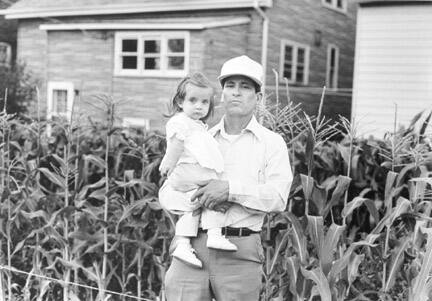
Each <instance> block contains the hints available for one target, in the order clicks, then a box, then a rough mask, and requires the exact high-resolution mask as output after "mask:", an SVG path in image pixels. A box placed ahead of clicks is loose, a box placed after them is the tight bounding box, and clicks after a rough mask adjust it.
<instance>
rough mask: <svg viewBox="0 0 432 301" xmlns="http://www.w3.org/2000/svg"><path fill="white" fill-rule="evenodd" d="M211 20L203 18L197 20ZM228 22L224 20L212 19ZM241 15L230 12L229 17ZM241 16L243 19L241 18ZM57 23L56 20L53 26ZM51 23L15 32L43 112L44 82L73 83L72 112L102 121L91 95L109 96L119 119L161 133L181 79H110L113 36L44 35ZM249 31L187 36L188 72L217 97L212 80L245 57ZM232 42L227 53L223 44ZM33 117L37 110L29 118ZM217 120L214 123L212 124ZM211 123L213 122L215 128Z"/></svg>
mask: <svg viewBox="0 0 432 301" xmlns="http://www.w3.org/2000/svg"><path fill="white" fill-rule="evenodd" d="M207 15H208V16H214V15H215V13H210V12H208V13H201V14H198V15H197V16H199V17H205V16H207ZM217 15H223V16H226V14H220V13H216V16H217ZM236 15H239V12H236V11H233V16H236ZM240 15H243V16H244V13H243V14H240ZM193 16H194V15H193V14H188V15H185V14H178V13H176V14H160V15H157V16H156V15H152V16H150V17H152V18H155V17H157V18H175V17H183V18H184V17H193ZM148 18H149V16H146V15H139V16H138V15H136V16H127V19H125V17H124V16H123V18H119V17H113V18H111V19H110V18H109V17H106V16H105V17H102V18H97V21H99V22H143V21H144V20H148ZM58 21H60V20H57V22H58ZM94 21H95V20H94V19H91V18H88V17H87V18H65V19H64V20H61V21H60V22H66V23H67V22H71V23H74V22H82V23H85V22H94ZM50 22H51V21H49V20H23V21H21V22H20V26H19V44H20V47H19V53H18V56H19V59H20V60H22V61H25V62H26V63H27V65H28V67H29V69H30V70H32V72H33V73H34V74H35V76H37V77H38V78H39V79H40V82H41V86H40V91H41V102H40V103H41V108H42V110H46V107H47V100H46V98H47V96H46V87H47V82H48V81H60V82H62V81H68V82H73V84H74V89H75V90H77V91H78V92H79V96H80V98H79V100H80V103H79V104H78V105H77V106H75V109H76V108H78V109H79V111H81V112H83V113H87V114H88V112H91V115H93V117H94V118H100V116H101V114H98V110H95V109H94V106H92V104H93V105H94V104H97V102H98V101H97V99H96V98H95V97H94V96H95V95H101V94H105V95H111V96H112V97H113V99H115V100H116V101H118V102H119V104H118V106H117V113H118V116H119V117H120V118H122V117H135V118H144V119H148V120H150V126H151V127H152V128H163V126H164V124H165V122H166V120H164V118H163V113H164V112H166V105H167V103H168V102H169V100H170V98H171V97H172V95H173V93H174V91H175V88H176V85H177V83H178V82H179V80H180V78H165V77H164V78H160V77H122V76H114V35H115V32H114V31H101V30H99V31H49V32H46V31H43V30H39V25H40V24H46V23H50ZM247 28H248V25H239V26H232V27H221V28H214V29H209V30H192V31H190V66H189V71H190V72H193V71H204V72H205V74H206V75H207V76H208V77H209V78H210V79H212V80H213V83H214V86H215V87H216V92H217V93H218V94H219V93H220V87H219V85H218V83H217V80H216V77H217V73H218V72H219V69H220V67H221V65H222V63H223V61H224V60H225V59H226V58H229V57H231V54H232V56H234V55H237V54H241V53H244V51H245V46H244V45H245V42H246V39H245V38H242V37H243V32H245V31H247ZM227 40H228V41H231V42H232V43H231V46H230V47H229V50H228V49H227V47H226V44H225V41H227ZM34 112H36V108H35V104H34V105H33V107H31V108H30V113H33V114H34ZM215 120H216V118H215ZM214 122H215V121H213V122H211V123H214Z"/></svg>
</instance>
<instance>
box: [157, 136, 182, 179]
mask: <svg viewBox="0 0 432 301" xmlns="http://www.w3.org/2000/svg"><path fill="white" fill-rule="evenodd" d="M183 151H184V141H183V140H180V139H178V138H177V137H176V136H173V137H172V138H170V143H168V146H167V149H166V153H165V156H164V157H163V159H162V162H161V164H160V166H159V171H160V173H161V175H162V176H169V175H170V174H171V172H172V171H173V169H174V167H175V166H176V164H177V162H178V160H179V159H180V156H181V154H182V153H183Z"/></svg>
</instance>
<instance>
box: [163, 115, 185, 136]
mask: <svg viewBox="0 0 432 301" xmlns="http://www.w3.org/2000/svg"><path fill="white" fill-rule="evenodd" d="M189 132H190V130H189V128H188V125H187V124H186V122H185V121H184V120H183V119H182V118H181V117H177V116H174V117H172V118H171V119H170V120H168V122H167V124H166V137H167V140H170V141H171V139H172V138H174V137H175V138H177V139H178V140H181V141H184V140H185V139H186V137H187V136H188V135H189Z"/></svg>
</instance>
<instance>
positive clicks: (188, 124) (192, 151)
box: [165, 112, 225, 236]
mask: <svg viewBox="0 0 432 301" xmlns="http://www.w3.org/2000/svg"><path fill="white" fill-rule="evenodd" d="M173 137H176V138H177V139H179V140H181V141H183V143H184V151H183V153H182V154H181V155H180V158H179V160H178V162H177V164H176V166H175V168H174V170H173V171H172V173H171V174H170V175H169V176H168V179H167V182H168V183H165V184H169V185H171V187H173V188H174V189H175V190H177V191H182V192H188V194H190V195H192V194H193V192H195V189H197V188H198V187H199V185H198V184H199V183H200V182H203V181H207V180H212V179H218V178H219V176H220V174H221V173H222V172H223V170H224V160H223V157H222V154H221V153H220V151H219V147H218V143H217V142H216V140H215V139H214V138H213V136H212V135H211V134H210V133H209V132H207V125H206V124H205V123H203V122H202V121H200V120H194V119H192V118H190V117H188V116H187V115H186V114H184V113H182V112H181V113H177V114H175V115H174V116H173V117H171V119H170V120H169V121H168V122H167V124H166V138H167V148H169V147H170V140H171V139H172V138H173ZM178 209H179V210H182V211H183V212H181V211H180V212H178V211H179V210H177V213H180V214H182V215H181V217H180V218H179V220H178V222H177V224H176V235H179V236H196V235H197V231H198V226H199V218H200V216H199V215H195V216H194V215H193V214H192V212H193V211H191V207H184V208H181V207H180V208H178ZM202 214H203V215H207V217H206V220H208V221H210V223H211V224H209V223H207V224H206V225H205V227H204V228H218V227H223V226H224V223H225V214H223V213H220V212H216V211H213V210H203V212H202Z"/></svg>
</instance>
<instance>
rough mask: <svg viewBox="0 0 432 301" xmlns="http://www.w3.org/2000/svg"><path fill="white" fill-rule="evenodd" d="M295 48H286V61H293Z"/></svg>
mask: <svg viewBox="0 0 432 301" xmlns="http://www.w3.org/2000/svg"><path fill="white" fill-rule="evenodd" d="M292 56H293V48H292V47H291V46H285V61H287V60H288V61H292Z"/></svg>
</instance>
